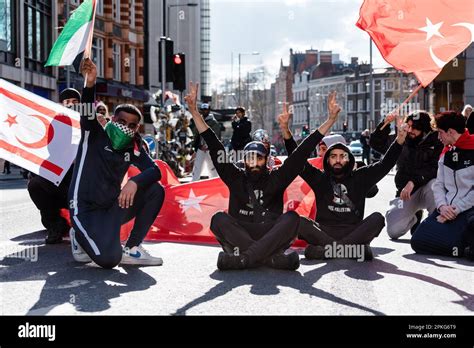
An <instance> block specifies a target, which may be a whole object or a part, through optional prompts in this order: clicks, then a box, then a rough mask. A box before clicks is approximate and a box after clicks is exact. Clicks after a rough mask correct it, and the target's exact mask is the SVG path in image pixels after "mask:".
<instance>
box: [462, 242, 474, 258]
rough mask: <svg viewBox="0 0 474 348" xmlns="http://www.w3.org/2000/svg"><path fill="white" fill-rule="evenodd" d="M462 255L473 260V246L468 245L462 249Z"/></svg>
mask: <svg viewBox="0 0 474 348" xmlns="http://www.w3.org/2000/svg"><path fill="white" fill-rule="evenodd" d="M464 257H465V258H466V259H468V260H469V261H474V247H473V246H468V247H466V249H464Z"/></svg>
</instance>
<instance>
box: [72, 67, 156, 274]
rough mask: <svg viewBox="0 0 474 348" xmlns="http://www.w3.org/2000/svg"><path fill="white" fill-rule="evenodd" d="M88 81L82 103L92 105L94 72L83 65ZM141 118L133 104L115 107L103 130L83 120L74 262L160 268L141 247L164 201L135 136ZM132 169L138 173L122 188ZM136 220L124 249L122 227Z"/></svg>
mask: <svg viewBox="0 0 474 348" xmlns="http://www.w3.org/2000/svg"><path fill="white" fill-rule="evenodd" d="M82 73H83V75H84V76H86V77H87V81H86V83H87V84H86V87H85V88H84V91H83V94H82V103H91V104H92V103H93V102H94V94H95V80H96V76H97V70H96V67H95V65H94V63H93V62H92V61H91V60H90V59H87V60H85V61H84V64H83V70H82ZM141 118H142V115H141V113H140V111H139V110H138V109H137V108H136V107H134V106H133V105H129V104H124V105H119V106H118V107H117V108H116V109H115V112H114V116H113V118H112V122H109V123H107V125H106V126H105V128H103V127H102V126H101V125H100V123H99V122H98V120H97V118H96V117H95V115H81V121H80V123H81V141H80V143H79V149H78V152H77V157H76V162H75V163H76V165H75V166H74V173H73V178H72V182H71V186H70V188H69V202H70V207H69V211H70V214H71V223H72V226H73V228H72V229H71V231H70V236H71V247H72V253H73V256H74V259H75V260H76V261H78V262H90V261H94V262H95V263H96V264H98V265H99V266H101V267H104V268H113V267H115V266H116V265H118V264H119V263H120V262H122V263H124V264H138V265H161V264H162V260H161V259H160V258H157V257H152V256H151V255H149V254H148V253H147V252H146V250H145V249H144V248H143V247H142V246H141V243H142V241H143V239H144V238H145V236H146V234H147V232H148V230H149V228H150V226H151V225H152V223H153V222H154V221H155V219H156V216H157V215H158V213H159V211H160V209H161V206H162V204H163V200H164V189H163V187H162V186H161V185H160V184H159V183H158V182H157V181H158V180H159V179H160V178H161V173H160V170H159V168H158V167H157V165H156V164H155V162H153V160H152V159H151V158H150V156H149V155H148V154H147V152H146V150H145V148H144V147H143V144H142V139H141V137H140V136H139V134H138V128H139V125H140V120H141ZM130 165H134V166H136V167H137V168H138V169H140V170H141V173H140V174H138V175H137V176H135V177H132V178H130V180H129V181H128V182H127V183H126V184H125V186H124V187H123V188H121V184H122V180H123V178H124V176H125V174H126V173H127V170H128V168H129V166H130ZM132 218H135V224H134V226H133V229H132V231H131V234H130V237H129V239H128V241H127V243H126V245H125V248H123V249H122V245H121V243H120V227H121V225H122V224H124V223H125V222H127V221H130V220H131V219H132Z"/></svg>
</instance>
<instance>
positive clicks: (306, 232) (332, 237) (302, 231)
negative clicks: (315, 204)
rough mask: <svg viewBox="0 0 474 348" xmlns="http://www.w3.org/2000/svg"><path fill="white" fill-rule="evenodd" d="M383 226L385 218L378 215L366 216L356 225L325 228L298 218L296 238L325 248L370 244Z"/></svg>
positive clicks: (307, 219)
mask: <svg viewBox="0 0 474 348" xmlns="http://www.w3.org/2000/svg"><path fill="white" fill-rule="evenodd" d="M384 226H385V218H384V217H383V215H382V214H380V213H373V214H371V215H369V216H367V217H366V218H365V219H364V220H362V221H361V222H360V223H359V224H357V225H355V226H354V225H352V226H351V225H335V226H327V225H322V224H320V223H317V222H315V221H313V220H311V219H309V218H307V217H303V216H302V217H301V218H300V224H299V229H298V236H299V238H300V239H303V240H305V241H306V242H308V243H309V244H313V245H320V246H325V245H329V244H332V243H333V242H336V243H338V244H370V242H372V240H373V239H374V238H375V237H377V236H378V235H379V234H380V232H381V231H382V229H383V228H384Z"/></svg>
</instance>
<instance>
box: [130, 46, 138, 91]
mask: <svg viewBox="0 0 474 348" xmlns="http://www.w3.org/2000/svg"><path fill="white" fill-rule="evenodd" d="M136 52H137V51H136V50H135V49H134V48H131V49H130V84H132V85H136V84H137V63H136V61H137V57H136V55H137V54H136Z"/></svg>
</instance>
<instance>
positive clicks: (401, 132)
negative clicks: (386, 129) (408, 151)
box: [396, 117, 408, 145]
mask: <svg viewBox="0 0 474 348" xmlns="http://www.w3.org/2000/svg"><path fill="white" fill-rule="evenodd" d="M407 131H408V124H407V123H405V120H404V119H403V118H401V117H398V118H397V138H396V140H397V142H398V143H399V144H400V145H403V143H404V142H405V139H406V137H407Z"/></svg>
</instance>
